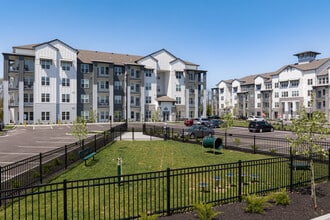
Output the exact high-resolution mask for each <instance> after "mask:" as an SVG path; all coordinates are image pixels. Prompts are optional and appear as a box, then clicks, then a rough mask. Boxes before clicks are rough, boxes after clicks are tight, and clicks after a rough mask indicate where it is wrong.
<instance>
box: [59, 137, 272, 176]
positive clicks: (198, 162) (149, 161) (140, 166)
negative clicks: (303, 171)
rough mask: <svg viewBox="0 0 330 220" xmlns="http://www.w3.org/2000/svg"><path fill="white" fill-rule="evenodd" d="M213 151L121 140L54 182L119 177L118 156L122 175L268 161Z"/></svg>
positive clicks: (172, 142) (252, 156)
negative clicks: (120, 161)
mask: <svg viewBox="0 0 330 220" xmlns="http://www.w3.org/2000/svg"><path fill="white" fill-rule="evenodd" d="M212 152H213V149H210V148H203V147H202V146H201V145H196V144H188V143H181V142H177V141H163V140H161V141H118V142H115V143H113V144H112V145H109V146H107V147H106V148H105V149H103V150H102V151H100V152H98V153H97V154H96V156H95V161H93V160H92V159H90V160H89V161H88V162H87V166H85V165H84V163H83V162H82V163H80V164H79V165H78V166H77V167H75V168H73V169H71V170H68V171H67V172H65V173H64V174H62V175H61V176H59V177H58V178H56V179H55V181H56V182H57V181H62V180H63V179H67V180H75V179H85V178H94V177H104V176H116V175H117V158H118V157H120V158H122V169H123V174H133V173H142V172H150V171H159V170H165V169H166V168H171V169H174V168H185V167H193V166H203V165H210V164H221V163H227V162H237V161H238V160H255V159H261V158H268V157H267V156H265V155H258V154H248V153H243V152H238V151H231V150H225V149H222V150H221V151H220V154H219V151H218V152H217V153H216V154H214V153H212Z"/></svg>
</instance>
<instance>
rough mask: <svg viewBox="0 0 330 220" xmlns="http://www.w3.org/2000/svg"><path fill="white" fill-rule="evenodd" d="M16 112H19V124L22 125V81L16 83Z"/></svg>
mask: <svg viewBox="0 0 330 220" xmlns="http://www.w3.org/2000/svg"><path fill="white" fill-rule="evenodd" d="M18 101H19V103H18V111H19V116H18V117H19V121H18V123H19V124H23V122H24V118H23V115H24V83H23V81H19V83H18Z"/></svg>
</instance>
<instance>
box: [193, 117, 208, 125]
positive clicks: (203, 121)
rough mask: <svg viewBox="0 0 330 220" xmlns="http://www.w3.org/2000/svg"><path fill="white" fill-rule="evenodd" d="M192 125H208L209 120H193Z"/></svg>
mask: <svg viewBox="0 0 330 220" xmlns="http://www.w3.org/2000/svg"><path fill="white" fill-rule="evenodd" d="M193 124H194V125H204V126H208V125H209V120H208V119H207V118H194V123H193Z"/></svg>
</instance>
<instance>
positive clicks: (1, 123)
mask: <svg viewBox="0 0 330 220" xmlns="http://www.w3.org/2000/svg"><path fill="white" fill-rule="evenodd" d="M4 128H5V124H4V123H3V121H0V131H2V130H3V129H4Z"/></svg>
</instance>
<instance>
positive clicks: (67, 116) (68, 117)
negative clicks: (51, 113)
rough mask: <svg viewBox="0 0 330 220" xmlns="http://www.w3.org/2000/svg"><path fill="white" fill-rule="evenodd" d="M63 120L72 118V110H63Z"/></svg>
mask: <svg viewBox="0 0 330 220" xmlns="http://www.w3.org/2000/svg"><path fill="white" fill-rule="evenodd" d="M62 120H63V121H67V120H70V112H62Z"/></svg>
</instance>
